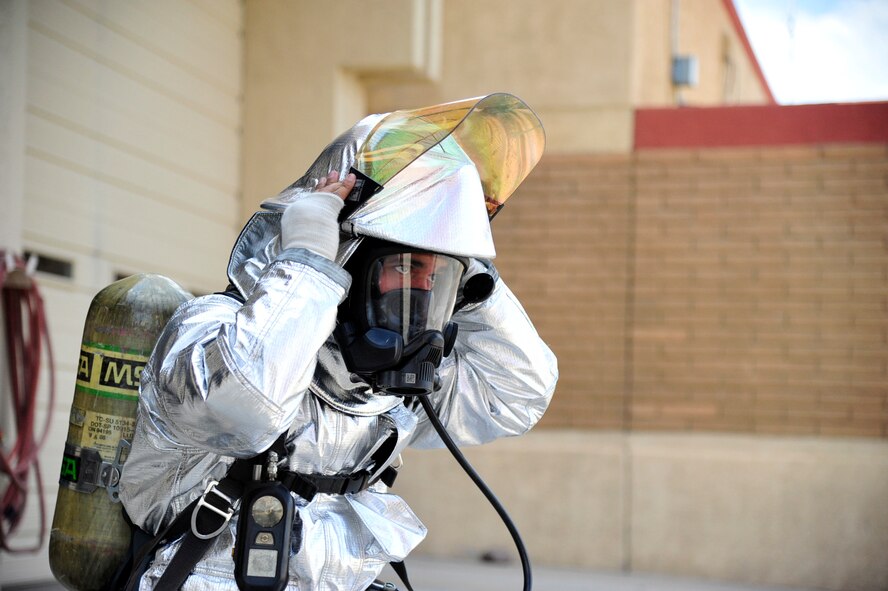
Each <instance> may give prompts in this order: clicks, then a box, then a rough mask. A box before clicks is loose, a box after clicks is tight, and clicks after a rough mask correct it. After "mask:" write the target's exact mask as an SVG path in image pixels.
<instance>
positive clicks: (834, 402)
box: [494, 144, 888, 438]
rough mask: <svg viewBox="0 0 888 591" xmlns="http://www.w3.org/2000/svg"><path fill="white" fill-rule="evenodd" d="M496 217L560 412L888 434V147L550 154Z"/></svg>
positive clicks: (679, 426)
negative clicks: (552, 361)
mask: <svg viewBox="0 0 888 591" xmlns="http://www.w3.org/2000/svg"><path fill="white" fill-rule="evenodd" d="M494 231H495V234H496V240H497V248H498V252H499V257H498V259H497V266H498V268H499V269H500V271H501V273H502V275H503V276H504V277H505V278H506V280H507V281H508V282H509V284H510V286H511V287H512V288H513V289H514V291H515V292H516V293H517V294H518V296H519V297H520V298H521V300H522V302H523V303H524V304H525V306H526V308H527V309H528V312H529V313H530V314H531V317H532V318H533V319H534V321H535V323H536V324H537V327H538V328H539V330H540V332H541V334H542V335H543V337H544V338H545V339H546V340H547V342H549V343H550V344H551V346H552V348H553V349H554V350H555V352H556V353H557V354H558V357H559V363H560V369H561V380H560V382H559V388H558V391H557V393H556V398H555V401H554V402H553V404H552V407H551V410H550V412H549V413H548V414H547V415H546V417H545V418H544V420H543V425H544V426H548V427H579V428H603V429H627V430H628V429H632V430H680V431H686V430H691V431H697V430H699V431H734V432H762V433H776V434H808V435H827V436H830V435H852V436H868V437H882V438H888V146H885V145H881V144H875V145H872V144H870V145H824V146H801V147H768V148H716V149H665V150H664V149H651V150H641V151H638V152H636V153H635V154H632V155H627V156H582V157H577V156H569V157H568V156H547V157H546V158H544V159H543V161H542V162H541V163H540V165H539V167H538V168H537V170H535V171H534V173H533V174H532V175H531V177H530V178H529V179H528V180H527V181H526V183H525V185H524V186H523V187H522V188H521V189H520V191H519V193H518V194H517V195H516V196H515V197H514V199H513V200H512V201H510V202H509V205H508V207H506V208H505V209H504V210H503V212H502V214H501V215H500V216H499V217H498V218H497V221H496V223H495V224H494Z"/></svg>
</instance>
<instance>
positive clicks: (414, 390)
mask: <svg viewBox="0 0 888 591" xmlns="http://www.w3.org/2000/svg"><path fill="white" fill-rule="evenodd" d="M345 268H346V270H347V271H349V272H350V273H351V274H352V289H351V292H350V293H349V296H348V297H347V298H346V300H345V302H343V304H342V306H341V307H340V310H339V324H338V326H337V328H336V331H335V333H334V335H335V337H336V340H337V342H338V343H339V347H340V350H341V352H342V357H343V359H344V360H345V363H346V366H347V367H348V369H349V371H352V372H353V373H356V374H358V375H359V376H361V377H362V378H363V379H365V380H367V381H368V383H370V385H371V386H372V387H373V388H374V389H376V390H377V391H380V392H382V393H385V394H391V395H395V396H421V395H426V394H430V393H431V392H432V391H433V390H434V387H435V377H436V369H437V368H438V366H439V365H440V364H441V360H442V359H443V358H444V357H446V356H447V355H448V354H449V353H450V350H451V349H452V348H453V342H454V340H455V338H456V332H457V327H456V324H454V323H452V322H450V316H451V314H452V313H453V308H454V304H455V303H456V295H457V290H458V288H459V284H460V280H461V278H462V276H463V273H464V272H465V270H466V264H465V262H464V261H462V260H460V259H458V258H456V257H452V256H447V255H442V254H437V253H432V252H426V251H421V250H416V249H412V248H410V247H408V246H404V245H398V244H392V243H387V242H382V241H379V240H371V239H367V240H365V242H364V243H362V244H361V246H360V247H358V249H357V251H356V252H355V253H354V254H353V255H352V257H351V258H350V259H349V261H348V263H347V264H346V265H345Z"/></svg>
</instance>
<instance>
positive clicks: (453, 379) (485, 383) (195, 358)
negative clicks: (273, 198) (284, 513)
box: [120, 167, 557, 591]
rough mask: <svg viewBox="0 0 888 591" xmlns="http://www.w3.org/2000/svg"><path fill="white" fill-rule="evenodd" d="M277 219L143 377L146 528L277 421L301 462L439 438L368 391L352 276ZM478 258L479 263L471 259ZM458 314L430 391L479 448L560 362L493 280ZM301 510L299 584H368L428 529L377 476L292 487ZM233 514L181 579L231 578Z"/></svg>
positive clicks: (182, 319)
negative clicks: (322, 486)
mask: <svg viewBox="0 0 888 591" xmlns="http://www.w3.org/2000/svg"><path fill="white" fill-rule="evenodd" d="M420 168H421V167H420ZM414 180H415V179H414ZM402 182H403V183H410V182H411V179H410V177H409V175H408V176H406V177H404V178H403V179H402ZM387 188H388V187H387ZM279 221H280V213H278V212H262V213H258V214H256V215H255V216H254V217H253V219H252V220H251V221H250V222H249V223H248V224H247V226H246V227H245V229H244V231H243V232H242V233H241V236H240V237H239V239H238V241H237V243H236V245H235V247H234V249H233V251H232V256H231V262H230V263H229V278H230V280H231V281H232V283H233V284H234V285H235V286H236V287H237V288H238V290H239V291H240V293H241V294H242V295H243V296H244V298H245V299H246V302H245V303H243V304H241V303H240V302H239V301H237V300H236V299H234V298H231V297H228V296H225V295H208V296H203V297H199V298H196V299H194V300H192V301H189V302H187V303H186V304H184V305H183V306H181V307H180V308H179V309H178V310H177V311H176V313H175V315H174V316H173V318H172V319H171V321H170V322H169V324H168V325H167V327H166V329H165V330H164V332H163V334H162V336H161V338H160V340H159V341H158V343H157V345H156V347H155V349H154V353H153V354H152V356H151V359H150V361H149V363H148V365H147V366H146V368H145V370H144V372H143V374H142V378H141V397H140V402H139V405H140V406H139V418H138V422H137V427H136V433H135V437H134V443H133V448H132V452H131V454H130V456H129V458H128V460H127V463H126V467H125V470H124V474H123V479H122V482H121V488H120V490H121V498H122V500H123V502H124V505H125V507H126V510H127V513H128V514H129V516H130V517H131V518H132V520H133V521H134V523H136V524H137V525H139V526H141V527H142V528H144V529H146V530H148V531H150V532H155V531H157V530H158V529H159V528H160V527H161V526H163V525H165V524H166V523H168V522H169V521H170V520H171V519H173V518H174V517H175V516H176V515H178V514H179V513H180V512H181V511H182V510H183V509H184V508H185V507H186V506H188V505H189V504H190V503H191V502H192V501H193V500H194V499H196V498H197V497H198V496H200V494H201V493H202V492H203V491H204V489H205V488H206V485H207V483H208V482H209V481H211V480H220V479H221V478H222V477H223V476H224V475H225V473H226V471H227V469H228V467H229V466H230V465H231V463H232V462H233V460H234V458H248V457H251V456H253V455H256V454H258V453H260V452H262V451H263V450H265V449H266V448H268V447H269V446H270V445H271V444H272V443H273V442H274V441H275V440H276V439H277V438H278V436H279V435H280V434H281V433H283V432H288V437H287V441H288V451H289V468H290V469H291V470H294V471H297V472H302V473H306V474H325V475H347V474H351V473H354V472H356V471H359V470H363V469H369V470H372V471H373V472H374V473H375V472H378V471H381V470H382V469H383V468H384V467H385V465H388V464H390V463H393V462H395V460H396V459H397V456H398V454H399V452H400V451H401V450H402V449H404V447H406V446H408V445H412V446H418V447H435V446H438V445H440V440H439V439H438V436H437V434H436V433H435V432H434V430H433V429H432V428H431V425H430V424H429V423H428V420H427V418H426V417H425V416H424V414H423V411H422V410H421V409H417V408H415V406H414V405H412V404H405V401H404V399H401V398H396V397H388V396H381V395H376V394H373V393H371V391H370V389H369V387H368V386H367V384H365V383H363V382H361V381H355V380H356V379H357V378H355V377H353V376H352V375H351V374H350V373H349V371H348V370H347V369H346V368H345V366H344V363H343V361H342V358H341V356H340V354H339V352H338V347H337V345H336V343H335V341H334V340H333V338H332V337H331V333H332V331H333V328H334V325H335V322H336V314H337V307H338V305H339V303H340V302H341V301H342V300H343V299H344V297H345V296H346V294H347V292H348V288H349V284H350V277H349V275H348V274H347V273H346V272H345V271H344V270H343V269H342V267H341V266H340V264H338V263H337V262H333V261H330V260H327V259H325V258H323V257H321V256H318V255H316V254H314V253H312V252H310V251H308V250H305V249H291V250H286V251H283V252H281V251H280V248H281V247H280V227H279ZM344 242H345V243H347V242H348V241H344ZM343 249H347V244H344V246H343ZM479 267H480V263H479V262H478V261H473V263H472V268H471V269H470V272H472V271H477V270H478V268H479ZM453 321H455V322H457V323H458V324H459V334H458V337H457V341H456V344H455V346H454V349H453V352H452V353H451V354H450V355H449V356H448V357H447V358H445V359H444V361H443V362H442V365H441V368H440V376H441V382H442V387H441V389H440V390H439V391H437V392H435V393H434V394H432V395H431V399H432V401H433V404H434V405H435V407H436V408H437V409H438V412H439V415H440V417H441V419H442V421H443V422H444V424H445V425H446V426H447V429H448V431H449V432H450V434H451V435H452V436H453V438H454V440H455V441H456V442H457V443H458V444H461V445H472V444H480V443H484V442H487V441H490V440H493V439H495V438H497V437H502V436H510V435H517V434H520V433H523V432H525V431H527V430H528V429H529V428H530V427H532V426H533V425H534V424H535V423H536V422H537V420H539V418H540V417H541V416H542V414H543V412H544V411H545V409H546V407H547V405H548V403H549V400H550V398H551V396H552V392H553V390H554V387H555V382H556V379H557V369H556V362H555V358H554V356H553V354H552V353H551V351H550V350H549V349H548V347H547V346H546V345H545V344H544V343H543V342H542V340H541V339H540V338H539V336H538V335H537V333H536V331H535V329H534V328H533V326H532V324H531V322H530V321H529V319H528V318H527V315H526V314H525V312H524V310H523V309H522V307H521V305H520V304H519V303H518V301H517V300H516V299H515V297H514V296H513V294H512V293H511V291H510V290H509V289H508V287H507V286H506V285H505V284H504V283H503V282H502V281H501V280H498V281H497V283H496V287H495V289H494V292H493V294H492V295H491V297H489V298H488V299H487V300H485V301H484V302H481V303H477V304H471V305H469V306H467V307H465V308H464V309H462V310H460V311H459V312H458V313H457V314H455V315H454V317H453ZM393 432H396V433H397V442H398V443H397V446H396V449H395V450H394V451H393V453H392V454H391V456H390V457H389V459H388V460H387V461H386V462H385V463H384V464H385V465H373V462H372V460H371V456H372V455H373V453H374V451H375V450H376V449H377V448H378V447H379V446H380V445H381V444H382V443H383V442H384V441H385V440H386V439H387V438H388V437H389V435H390V434H391V433H393ZM296 507H297V511H298V513H299V516H300V517H301V521H302V527H301V532H299V533H301V537H302V542H301V547H299V548H295V547H294V548H292V549H293V550H298V551H295V552H291V557H290V565H289V568H290V583H289V586H288V589H290V590H291V591H295V590H299V591H307V590H309V589H311V590H315V589H318V590H324V591H332V590H343V591H346V590H355V591H363V590H364V589H366V588H367V587H368V586H369V585H370V583H372V582H373V580H374V579H375V578H376V576H377V575H378V573H379V571H380V570H381V569H382V567H383V566H384V565H385V564H386V563H387V562H389V561H393V560H401V559H403V558H404V557H405V556H406V555H407V554H408V553H409V552H410V551H411V550H412V549H413V548H414V547H415V546H416V545H417V544H418V543H419V542H420V541H422V539H423V537H424V536H425V533H426V530H425V527H424V526H423V524H422V523H421V521H420V520H419V519H418V518H417V517H416V515H415V514H414V513H413V512H412V511H411V510H410V508H409V507H408V506H407V505H406V503H405V502H404V501H403V500H402V499H401V498H400V497H398V496H396V495H394V494H391V493H389V492H388V491H387V490H386V489H385V487H384V486H383V485H382V484H381V483H377V484H375V485H373V486H372V487H371V488H370V489H367V490H364V491H362V492H359V493H355V494H346V495H327V494H318V495H317V496H315V498H314V499H313V500H312V501H311V502H307V501H305V500H304V499H302V498H300V497H298V496H297V497H296ZM235 523H236V522H235V520H232V523H231V524H230V525H229V528H228V531H225V532H223V533H222V534H221V535H220V536H219V537H218V538H217V540H216V541H215V543H214V545H213V546H212V548H211V549H210V551H209V552H208V554H207V556H206V557H205V558H204V559H203V560H202V561H201V562H200V563H199V564H198V565H197V566H196V568H195V570H194V572H193V574H192V575H191V576H190V577H189V578H188V580H187V581H186V583H185V585H184V587H183V589H186V590H191V589H207V590H209V589H231V590H234V589H236V588H237V587H236V584H235V582H234V577H233V568H234V565H233V561H232V558H231V556H232V554H231V551H232V546H233V540H234V532H235ZM295 537H296V535H295V533H294V538H295ZM294 545H295V544H294ZM176 547H177V543H176V542H174V543H172V544H170V545H169V546H167V547H166V548H164V549H162V550H161V551H159V552H158V553H157V557H156V559H155V561H154V563H153V564H152V566H151V567H150V568H149V570H148V572H147V573H146V574H145V576H144V577H143V579H142V586H141V589H153V588H155V585H156V583H157V580H158V579H159V577H160V575H161V574H162V573H163V571H164V569H165V568H166V565H167V564H168V562H169V560H170V558H171V556H172V554H173V552H174V551H175V549H176Z"/></svg>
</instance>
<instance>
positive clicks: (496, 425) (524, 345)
mask: <svg viewBox="0 0 888 591" xmlns="http://www.w3.org/2000/svg"><path fill="white" fill-rule="evenodd" d="M453 320H454V321H455V322H457V324H458V325H459V333H458V336H457V339H456V344H455V345H454V348H453V352H452V353H451V354H450V355H449V356H448V357H446V358H445V359H444V361H443V362H442V364H441V368H440V372H439V373H440V376H441V382H442V387H441V389H440V390H438V391H437V392H435V393H433V394H432V395H431V401H432V404H433V406H434V407H435V409H436V411H437V413H438V416H439V417H440V418H441V421H442V422H443V423H444V425H445V427H447V431H448V433H449V434H450V436H451V437H452V438H453V440H454V441H455V442H456V443H457V444H458V445H476V444H481V443H486V442H488V441H491V440H493V439H496V438H498V437H505V436H511V435H520V434H522V433H524V432H526V431H528V430H529V429H530V428H531V427H533V425H535V424H536V422H537V421H538V420H539V419H540V417H542V415H543V413H544V412H545V410H546V408H547V407H548V405H549V402H550V400H551V399H552V394H553V392H554V390H555V383H556V382H557V380H558V367H557V361H556V359H555V355H554V354H553V353H552V351H551V350H550V349H549V347H548V346H546V344H545V343H544V342H543V340H542V339H541V338H540V337H539V335H538V334H537V331H536V329H535V328H534V326H533V324H532V323H531V321H530V319H529V318H528V317H527V314H526V313H525V311H524V308H522V306H521V304H520V303H519V302H518V299H517V298H516V297H515V295H514V294H513V293H512V292H511V290H509V288H508V287H507V286H506V284H505V283H504V282H503V281H502V279H497V280H496V284H495V287H494V290H493V293H492V294H491V295H490V297H489V298H487V299H486V300H485V301H483V302H481V303H478V304H473V305H470V306H467V307H466V308H463V309H462V310H461V311H459V312H458V313H457V314H454V316H453ZM417 413H418V414H419V416H420V417H421V420H420V425H419V427H418V429H417V432H416V435H415V436H414V438H413V440H412V441H411V445H413V446H414V447H440V446H442V445H443V443H442V442H441V440H440V438H439V437H438V434H437V433H435V431H434V429H433V427H432V425H431V424H430V423H429V420H428V417H426V416H425V413H424V412H423V410H422V409H421V408H418V409H417Z"/></svg>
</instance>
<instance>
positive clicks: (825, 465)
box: [395, 430, 888, 591]
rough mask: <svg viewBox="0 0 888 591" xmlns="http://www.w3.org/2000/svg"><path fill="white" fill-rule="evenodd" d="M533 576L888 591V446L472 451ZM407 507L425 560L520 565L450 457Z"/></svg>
mask: <svg viewBox="0 0 888 591" xmlns="http://www.w3.org/2000/svg"><path fill="white" fill-rule="evenodd" d="M466 455H467V456H468V457H469V459H470V460H471V461H472V463H473V464H474V466H475V468H476V469H477V470H478V471H479V472H480V473H481V475H482V476H483V477H484V478H485V480H486V481H487V483H488V484H489V485H491V486H492V488H493V489H494V491H495V493H496V494H497V496H498V497H499V498H500V500H501V501H502V502H503V503H504V504H505V506H506V508H507V509H508V511H509V512H510V514H511V515H512V517H513V519H514V520H515V522H516V524H517V526H518V528H519V530H520V531H521V533H522V536H523V538H524V540H525V543H526V544H527V547H528V551H529V553H530V556H531V559H532V561H533V563H534V564H539V565H561V566H570V567H577V566H583V567H588V568H593V569H596V570H614V571H620V570H632V571H638V572H659V573H666V574H670V575H676V576H687V577H699V578H709V579H714V580H723V581H733V582H744V583H749V584H757V585H763V586H764V585H768V586H787V587H801V588H805V589H830V590H851V589H853V590H857V591H881V590H883V589H885V588H886V587H888V562H886V560H885V548H888V503H886V502H885V499H886V498H888V443H885V442H883V441H875V440H870V441H868V440H854V439H830V440H824V439H814V438H785V437H772V436H743V435H717V434H681V433H669V434H665V433H664V434H656V433H628V432H622V433H621V432H608V431H599V432H589V431H571V430H559V431H551V430H542V431H535V432H532V433H530V434H528V435H526V436H524V437H521V438H517V439H511V440H503V441H498V442H495V443H493V444H490V445H488V446H482V447H479V448H471V449H468V450H466ZM395 491H396V492H397V493H398V494H400V495H402V496H403V497H404V498H405V499H407V501H408V502H409V503H410V505H411V507H412V508H413V509H414V510H415V511H416V513H417V514H418V515H419V516H420V518H421V519H423V521H424V522H425V523H426V525H428V527H429V530H430V531H429V535H428V538H427V539H426V541H425V542H423V544H422V545H421V546H420V547H419V549H418V550H417V553H419V554H423V555H427V556H439V557H458V558H477V557H479V556H480V555H481V554H482V553H484V552H487V551H490V550H494V551H497V552H499V553H500V554H503V553H506V554H508V555H511V556H512V557H513V559H514V560H515V561H516V564H515V566H514V568H518V566H517V557H515V553H514V550H513V549H512V548H513V546H512V542H511V539H510V538H509V535H508V533H507V531H506V529H505V527H504V526H503V525H502V523H501V522H500V521H499V518H498V517H497V515H496V513H495V512H494V511H493V509H492V508H491V507H490V506H489V505H488V504H487V501H486V500H485V499H484V498H483V497H482V496H481V494H480V493H479V492H478V491H477V489H475V487H474V485H473V484H472V483H471V482H470V481H469V479H468V477H466V476H465V474H463V473H462V472H461V470H460V469H459V467H458V466H457V465H456V463H455V462H454V461H453V459H452V458H451V457H450V455H449V454H448V453H447V452H446V451H443V450H442V451H433V452H429V451H411V452H409V453H408V454H406V455H405V466H404V468H403V470H402V473H401V475H400V476H399V480H398V482H397V483H396V486H395Z"/></svg>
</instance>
